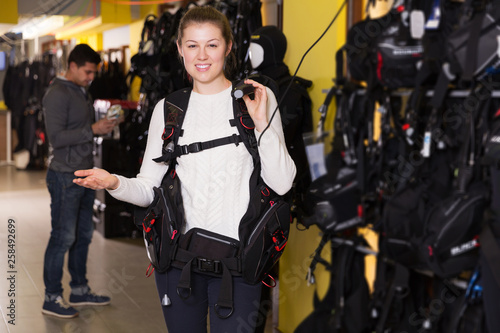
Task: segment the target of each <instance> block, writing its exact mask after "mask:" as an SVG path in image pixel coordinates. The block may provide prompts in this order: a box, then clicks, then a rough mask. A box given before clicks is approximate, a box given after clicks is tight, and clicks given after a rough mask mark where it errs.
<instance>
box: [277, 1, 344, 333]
mask: <svg viewBox="0 0 500 333" xmlns="http://www.w3.org/2000/svg"><path fill="white" fill-rule="evenodd" d="M342 2H343V1H340V0H334V1H332V0H315V1H314V2H305V1H300V0H287V1H284V4H283V32H284V33H285V35H286V36H287V41H288V48H287V53H286V55H285V62H286V64H287V65H288V66H289V68H290V71H291V72H292V74H293V73H294V72H295V70H296V68H297V65H298V64H299V62H300V60H301V58H302V56H303V54H304V53H305V52H306V51H307V49H309V47H310V46H311V45H312V44H313V43H314V42H315V41H316V40H317V39H318V38H319V37H320V36H321V34H322V33H323V31H324V30H325V29H326V28H327V26H328V24H329V23H330V22H331V20H332V19H333V17H334V16H335V14H336V13H337V11H338V10H339V8H340V6H341V5H342ZM345 36H346V8H345V7H344V9H343V11H342V13H341V15H339V17H338V19H337V21H336V22H335V23H334V24H333V25H332V27H331V28H330V30H329V31H328V32H327V34H326V35H325V36H324V37H323V39H322V40H321V41H320V42H319V43H318V44H316V46H315V47H314V48H313V49H312V50H311V51H310V52H309V53H308V54H307V56H306V57H305V59H304V61H303V63H302V65H301V68H300V69H299V72H298V73H297V75H298V76H301V77H303V78H306V79H309V80H311V81H313V87H312V89H311V90H310V91H309V93H310V96H311V99H312V101H313V106H312V107H313V117H314V124H317V122H318V120H319V112H317V110H318V108H319V106H320V105H321V104H322V103H323V101H324V98H325V91H327V90H328V89H330V88H331V87H332V85H333V82H332V79H333V78H334V77H335V52H336V51H337V50H338V49H339V48H340V47H341V46H342V45H343V44H344V42H345ZM334 113H335V110H334V108H333V107H330V110H329V111H328V114H329V117H328V119H332V116H333V115H334ZM327 123H329V124H332V121H327ZM330 129H331V126H330ZM295 226H296V224H295V223H294V224H293V225H292V230H291V233H290V240H289V242H288V245H287V249H286V251H285V252H284V254H283V257H282V259H281V261H280V281H279V283H280V290H279V291H280V297H279V318H283V319H281V320H279V329H280V330H281V331H282V332H285V333H287V332H293V331H294V330H295V328H296V327H297V325H298V324H299V323H300V322H301V321H302V320H303V319H304V318H305V317H306V316H307V315H308V314H309V313H310V312H311V311H312V310H313V306H312V299H313V293H314V290H315V289H316V287H317V288H318V291H319V295H320V297H322V296H323V295H324V293H325V292H326V288H327V286H328V279H329V274H328V273H327V272H326V271H325V270H324V269H323V267H322V266H321V265H318V266H317V269H316V272H315V275H316V278H317V286H314V285H312V286H307V283H306V279H305V277H306V273H307V269H308V267H309V264H310V262H311V259H310V255H311V254H312V253H313V251H314V250H315V249H316V247H317V245H318V244H319V241H320V239H321V236H320V233H319V229H317V228H316V227H311V228H310V229H309V230H307V231H298V230H297V229H296V228H295ZM326 247H327V248H328V247H329V246H326ZM324 252H325V253H324V256H325V259H328V255H329V251H328V249H326V250H325V251H324Z"/></svg>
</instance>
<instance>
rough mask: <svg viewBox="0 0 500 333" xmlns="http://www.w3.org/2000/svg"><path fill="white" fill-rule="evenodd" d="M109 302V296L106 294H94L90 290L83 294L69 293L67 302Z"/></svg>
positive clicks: (88, 303) (106, 303)
mask: <svg viewBox="0 0 500 333" xmlns="http://www.w3.org/2000/svg"><path fill="white" fill-rule="evenodd" d="M110 302H111V298H109V297H108V296H101V295H96V294H94V293H93V292H91V291H90V290H89V291H88V292H86V293H85V294H83V295H75V294H71V295H70V296H69V304H71V305H73V306H82V305H108V304H109V303H110Z"/></svg>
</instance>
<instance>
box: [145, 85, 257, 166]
mask: <svg viewBox="0 0 500 333" xmlns="http://www.w3.org/2000/svg"><path fill="white" fill-rule="evenodd" d="M234 86H235V84H233V87H234ZM191 91H192V89H191V88H185V89H181V90H178V91H175V92H173V93H171V94H169V95H168V96H167V97H166V98H165V101H164V105H163V112H164V118H165V128H164V131H163V134H162V139H163V148H162V155H161V156H160V157H158V158H155V159H154V161H155V162H165V163H168V162H170V161H172V160H175V159H176V158H177V157H179V156H182V155H186V154H190V153H198V152H200V151H202V150H206V149H211V148H215V147H218V146H222V145H227V144H235V145H238V144H239V143H240V142H243V143H244V144H245V147H246V148H247V149H248V151H249V152H250V154H251V155H252V158H253V161H254V165H255V164H256V163H257V161H258V151H257V140H256V138H255V134H254V131H253V129H254V127H255V126H254V124H253V121H252V119H251V118H250V115H249V114H248V112H247V111H246V106H245V103H244V102H243V100H236V99H233V114H234V119H231V120H230V121H229V122H230V124H231V126H236V128H237V129H238V133H239V135H236V134H233V135H229V136H226V137H223V138H219V139H214V140H209V141H204V142H193V143H191V144H187V145H182V146H180V145H178V144H177V143H178V142H179V137H180V136H182V134H183V131H182V124H183V122H184V117H185V114H186V111H187V108H188V105H189V98H190V96H191ZM171 165H173V164H171Z"/></svg>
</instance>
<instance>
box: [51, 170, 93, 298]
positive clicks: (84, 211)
mask: <svg viewBox="0 0 500 333" xmlns="http://www.w3.org/2000/svg"><path fill="white" fill-rule="evenodd" d="M74 178H75V176H74V175H73V174H72V173H69V172H57V171H54V170H51V169H49V170H48V172H47V187H48V189H49V192H50V197H51V203H50V210H51V222H52V232H51V234H50V240H49V244H48V246H47V250H46V252H45V262H44V270H43V280H44V282H45V293H46V294H47V295H57V294H62V292H63V288H62V284H61V279H62V275H63V265H64V256H65V254H66V252H68V251H69V255H68V270H69V273H70V274H71V282H70V286H71V288H72V289H74V288H78V287H85V286H87V278H86V273H87V255H88V249H89V244H90V242H91V240H92V233H93V230H94V225H93V221H92V207H93V204H94V197H95V191H94V190H90V189H87V188H84V187H81V186H78V185H76V184H74V183H73V179H74Z"/></svg>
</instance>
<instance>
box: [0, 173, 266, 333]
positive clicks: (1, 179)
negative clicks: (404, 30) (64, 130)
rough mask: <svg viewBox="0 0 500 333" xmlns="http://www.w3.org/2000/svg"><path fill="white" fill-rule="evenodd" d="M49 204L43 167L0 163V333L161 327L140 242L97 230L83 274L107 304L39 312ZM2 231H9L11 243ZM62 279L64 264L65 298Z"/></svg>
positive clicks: (120, 332)
mask: <svg viewBox="0 0 500 333" xmlns="http://www.w3.org/2000/svg"><path fill="white" fill-rule="evenodd" d="M49 203H50V198H49V194H48V192H47V189H46V187H45V171H24V170H23V171H20V170H16V168H15V167H13V166H0V313H1V316H2V320H1V321H0V332H14V333H16V332H21V333H25V332H26V333H59V332H64V333H115V332H116V333H128V332H133V333H140V332H147V333H153V332H154V333H161V332H167V329H166V327H165V324H164V321H163V316H162V313H161V308H160V305H159V301H158V300H157V294H156V288H155V284H154V279H153V277H150V278H147V277H146V276H145V272H146V268H147V265H148V259H147V257H146V253H145V249H144V243H143V241H142V239H129V238H112V239H108V238H104V237H103V236H102V235H101V234H100V233H98V232H97V231H96V232H94V237H93V240H92V244H91V246H90V253H89V259H88V265H87V269H88V278H89V281H90V286H91V287H92V289H93V290H94V291H96V292H99V293H103V294H107V295H109V296H111V297H112V301H111V304H110V305H109V306H103V307H83V308H80V316H79V317H78V318H75V319H58V318H53V317H48V316H45V315H42V313H41V307H42V303H43V295H44V284H43V273H42V272H43V256H44V252H45V247H46V245H47V242H48V239H49V233H50V208H49ZM9 228H10V229H9ZM10 231H11V232H12V233H9V232H10ZM9 235H15V244H14V243H13V242H12V239H13V238H12V236H9ZM9 239H10V240H11V243H10V244H9V243H8V240H9ZM9 254H11V255H14V256H11V258H10V259H14V258H15V262H13V261H9V257H8V255H9ZM11 264H12V265H13V266H12V267H9V266H10V265H11ZM68 283H69V274H68V272H67V270H66V269H65V271H64V276H63V286H64V287H65V289H66V290H65V292H64V296H65V298H66V299H68V297H69V286H68ZM9 307H10V308H9ZM14 324H15V325H14ZM266 331H269V332H271V331H272V330H266ZM186 333H189V332H186Z"/></svg>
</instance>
